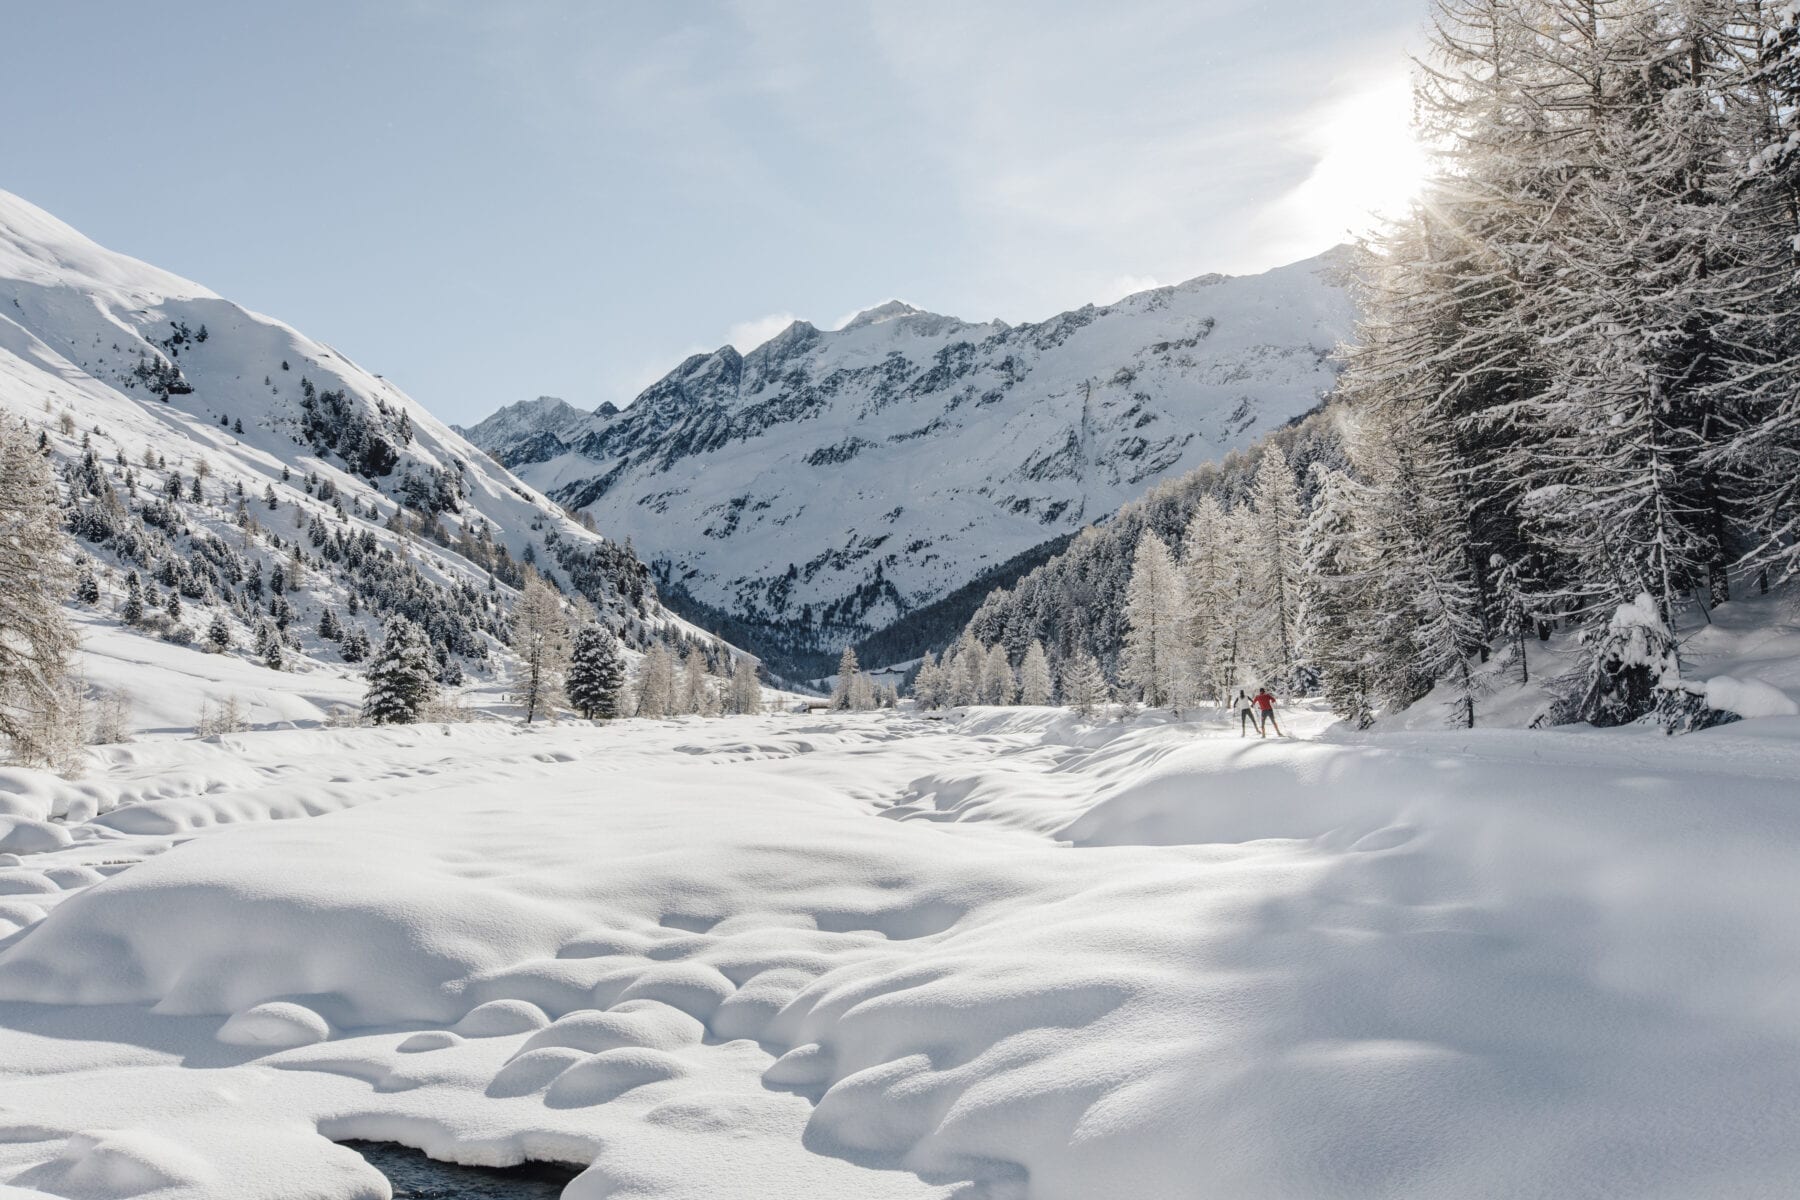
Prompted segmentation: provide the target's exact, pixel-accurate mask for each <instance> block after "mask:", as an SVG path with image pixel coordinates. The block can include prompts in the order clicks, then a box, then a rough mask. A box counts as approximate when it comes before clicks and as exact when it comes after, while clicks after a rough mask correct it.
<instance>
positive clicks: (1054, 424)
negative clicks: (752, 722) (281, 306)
mask: <svg viewBox="0 0 1800 1200" xmlns="http://www.w3.org/2000/svg"><path fill="white" fill-rule="evenodd" d="M1344 261H1345V257H1344V255H1343V254H1342V253H1333V254H1328V255H1325V256H1323V257H1321V258H1318V259H1314V260H1310V261H1307V262H1302V263H1296V264H1294V265H1292V266H1288V267H1283V268H1281V269H1279V270H1275V271H1270V272H1267V273H1266V274H1262V275H1255V276H1247V277H1227V276H1221V275H1208V276H1203V277H1201V278H1198V279H1193V280H1190V281H1188V282H1187V283H1183V284H1179V285H1176V286H1174V287H1163V288H1157V289H1155V290H1152V291H1147V292H1141V293H1138V294H1136V295H1133V296H1128V297H1126V298H1125V299H1123V300H1121V301H1119V302H1118V303H1116V304H1111V305H1107V306H1104V307H1095V306H1093V305H1089V306H1087V307H1084V308H1080V309H1077V310H1074V311H1072V312H1065V313H1061V314H1059V315H1057V316H1055V317H1052V318H1050V319H1049V320H1046V321H1041V322H1037V323H1033V324H1026V325H1017V326H1008V325H1006V324H1005V323H1004V322H999V321H990V322H987V323H985V324H974V323H970V322H967V321H962V320H958V319H956V318H954V317H946V316H940V315H938V314H936V313H927V312H921V311H919V310H917V309H914V308H912V307H910V306H908V305H905V304H901V303H899V302H891V303H889V304H885V305H882V306H880V307H878V308H874V309H870V310H869V311H867V312H864V313H862V314H860V315H858V316H857V317H856V318H855V319H854V320H852V321H850V322H849V323H848V324H847V325H845V326H844V327H843V328H842V329H839V330H821V329H818V328H815V327H814V326H812V325H810V324H808V323H806V322H804V321H797V322H795V323H794V324H793V325H792V326H790V327H789V328H788V329H786V330H785V331H783V332H782V333H780V334H778V335H777V336H776V337H774V338H772V339H771V340H769V341H768V342H765V343H764V344H763V345H761V346H758V347H757V348H756V349H754V350H752V351H751V352H750V353H748V354H745V355H740V354H739V353H738V352H737V351H736V350H734V349H732V348H731V347H729V346H728V347H725V348H723V349H721V350H719V351H717V352H715V353H713V354H703V355H696V356H695V357H693V358H691V359H689V360H688V361H687V362H685V363H683V364H681V366H680V367H678V368H677V369H676V370H675V371H673V372H671V373H670V374H669V375H668V376H667V377H665V378H664V379H662V380H661V381H659V382H658V383H656V384H654V385H652V386H651V387H650V388H648V389H646V390H645V391H644V393H643V394H642V395H640V396H639V397H638V398H637V399H636V400H635V401H634V402H633V403H632V404H631V405H630V406H629V407H627V408H625V409H624V410H622V411H620V410H615V409H613V408H612V406H611V405H607V406H606V407H605V408H603V409H602V410H601V411H600V412H597V413H595V414H592V415H591V416H590V417H588V418H587V419H586V420H585V421H578V420H577V419H576V416H575V412H574V410H573V409H572V408H571V407H570V406H569V405H567V404H564V403H563V402H561V401H558V400H554V399H553V398H550V397H545V398H541V399H539V400H535V401H528V402H524V403H521V404H516V405H513V406H512V407H510V408H507V409H503V410H501V411H500V412H498V413H496V414H494V415H493V416H492V417H489V418H488V419H487V420H486V421H483V422H481V423H480V424H478V425H476V426H474V427H472V428H471V429H469V430H468V431H467V432H468V435H469V437H470V439H471V440H473V441H474V442H476V443H477V444H478V445H480V446H482V447H483V448H485V449H486V450H488V451H489V452H490V453H491V454H492V455H494V457H495V458H496V459H497V460H498V461H499V462H501V463H503V464H505V465H506V466H508V467H510V468H511V469H512V470H514V471H515V472H516V473H518V475H519V476H520V477H521V478H523V479H525V480H527V481H528V482H530V483H531V484H532V485H534V486H535V487H537V488H539V489H541V490H542V491H543V492H544V493H545V494H546V495H548V496H550V497H552V498H553V499H555V500H557V501H558V502H560V503H561V504H563V505H564V506H566V507H567V508H569V509H571V510H574V511H580V512H583V513H586V514H590V515H591V516H592V517H593V518H594V520H595V521H596V523H597V524H598V525H599V527H600V528H602V529H605V530H607V531H608V532H610V533H612V534H613V535H614V536H620V537H626V536H628V537H630V538H631V539H632V541H633V544H634V545H635V546H636V547H637V548H638V550H639V551H640V552H641V553H643V554H645V555H646V556H647V557H648V558H649V559H650V561H651V563H652V565H653V566H654V567H655V569H656V570H657V571H658V573H659V578H660V579H661V580H662V581H664V582H665V584H666V585H667V586H666V587H665V591H668V592H670V593H671V595H672V596H674V597H676V598H677V599H678V600H682V601H686V600H691V601H694V602H698V605H700V606H703V607H701V608H696V609H694V611H700V612H708V611H710V612H716V613H717V614H719V616H720V617H721V618H729V619H730V620H731V622H732V623H733V624H732V628H733V629H736V630H741V631H742V635H741V636H742V637H743V638H745V639H746V641H747V644H749V645H750V646H751V648H752V649H755V650H758V651H759V652H761V653H765V654H766V655H767V656H769V657H770V658H771V659H772V660H773V661H775V662H776V664H777V665H778V666H780V667H782V668H784V669H785V670H788V671H789V672H790V673H795V675H796V677H798V678H805V677H808V676H816V675H822V674H825V673H826V670H827V664H829V663H830V662H831V661H834V660H835V658H836V656H837V651H838V650H839V649H840V648H841V647H843V646H844V645H845V644H847V643H854V642H858V641H861V640H862V639H864V638H866V637H868V636H869V635H870V634H872V633H874V632H876V631H878V630H881V629H883V628H885V627H887V626H889V625H891V624H893V623H894V622H895V621H896V620H897V619H899V618H901V617H902V616H904V615H906V614H908V613H911V612H914V611H916V610H918V609H919V608H921V607H922V606H925V605H928V604H930V603H931V602H932V601H934V600H937V599H939V598H940V597H943V596H944V595H945V594H946V593H948V592H951V591H953V590H954V589H956V588H957V587H959V586H961V585H963V584H966V583H968V582H969V581H970V580H972V579H974V578H975V577H977V576H978V575H980V574H982V573H983V572H984V571H986V570H988V569H990V568H993V567H996V566H999V565H1000V564H1002V563H1004V562H1006V561H1007V560H1008V559H1010V558H1012V557H1014V556H1015V555H1017V554H1020V553H1022V552H1024V551H1028V550H1030V549H1032V548H1033V547H1036V546H1039V545H1041V544H1043V543H1045V542H1047V541H1050V540H1051V539H1053V538H1056V537H1058V536H1060V535H1064V534H1067V533H1070V532H1072V531H1074V530H1077V529H1080V528H1081V527H1082V526H1083V525H1085V524H1087V523H1088V522H1091V521H1094V520H1097V519H1099V518H1100V517H1103V516H1105V515H1106V514H1107V513H1109V512H1111V511H1112V510H1113V509H1114V508H1116V507H1117V506H1118V505H1119V504H1120V503H1121V502H1123V501H1125V500H1127V499H1129V498H1131V497H1133V496H1135V495H1138V494H1139V493H1141V492H1142V491H1143V490H1144V488H1145V487H1146V486H1147V485H1149V484H1151V483H1154V482H1156V481H1158V480H1160V479H1163V478H1166V477H1168V476H1170V475H1174V474H1180V473H1182V472H1183V471H1186V470H1188V469H1191V468H1193V467H1195V466H1197V465H1199V464H1200V463H1203V462H1208V461H1211V460H1213V459H1215V458H1218V457H1219V456H1220V455H1222V454H1224V453H1225V452H1226V451H1228V450H1231V449H1233V448H1236V447H1240V446H1243V445H1246V444H1248V443H1249V442H1250V441H1252V440H1254V439H1255V438H1256V437H1258V436H1260V435H1261V434H1262V433H1263V432H1265V431H1267V430H1269V429H1271V428H1273V427H1275V426H1278V425H1281V424H1282V423H1284V422H1286V421H1288V420H1289V419H1291V418H1293V417H1295V416H1297V415H1299V414H1301V413H1303V412H1306V411H1307V410H1309V409H1311V408H1313V407H1315V406H1316V405H1317V404H1318V403H1319V401H1320V399H1321V397H1322V396H1324V395H1325V394H1326V393H1327V392H1328V391H1329V390H1330V389H1331V387H1332V386H1333V383H1334V381H1335V379H1336V367H1335V366H1334V364H1333V363H1332V362H1331V361H1330V358H1329V356H1330V354H1331V351H1332V350H1333V349H1334V347H1335V346H1336V345H1337V344H1338V342H1339V341H1341V340H1342V339H1343V338H1344V337H1346V336H1347V335H1348V334H1349V332H1350V329H1351V322H1352V311H1351V304H1350V300H1349V298H1348V295H1347V291H1346V286H1347V280H1346V278H1345V277H1344V275H1343V273H1342V270H1341V268H1342V266H1343V263H1344ZM809 668H810V669H809Z"/></svg>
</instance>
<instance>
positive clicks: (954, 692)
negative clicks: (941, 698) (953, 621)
mask: <svg viewBox="0 0 1800 1200" xmlns="http://www.w3.org/2000/svg"><path fill="white" fill-rule="evenodd" d="M986 664H987V655H986V653H985V652H984V651H983V650H982V648H981V643H980V642H978V641H976V640H975V634H974V632H973V631H971V630H967V629H965V630H964V631H963V636H962V640H961V641H960V642H958V643H957V646H956V658H955V660H954V661H953V662H952V663H951V664H950V665H949V667H948V669H947V670H946V674H947V675H948V676H949V685H948V687H947V689H946V690H947V692H948V698H949V702H950V704H951V705H952V706H953V707H961V706H963V705H967V704H979V703H981V675H982V668H983V667H984V666H985V665H986Z"/></svg>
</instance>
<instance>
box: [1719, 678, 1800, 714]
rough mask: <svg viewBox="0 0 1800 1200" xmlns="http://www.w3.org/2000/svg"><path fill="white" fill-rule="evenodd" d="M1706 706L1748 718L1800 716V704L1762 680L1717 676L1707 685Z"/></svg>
mask: <svg viewBox="0 0 1800 1200" xmlns="http://www.w3.org/2000/svg"><path fill="white" fill-rule="evenodd" d="M1706 704H1707V707H1708V708H1717V709H1722V710H1724V711H1725V712H1734V713H1736V714H1737V715H1738V716H1740V717H1746V718H1749V717H1791V716H1794V715H1795V714H1797V713H1800V704H1796V703H1795V702H1794V701H1793V700H1791V699H1790V698H1789V697H1788V695H1787V693H1785V692H1783V691H1782V690H1781V689H1780V688H1776V687H1771V686H1770V685H1768V684H1766V683H1764V682H1762V681H1761V680H1760V679H1734V678H1733V677H1732V676H1730V675H1714V676H1713V677H1712V678H1711V679H1708V680H1707V681H1706Z"/></svg>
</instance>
